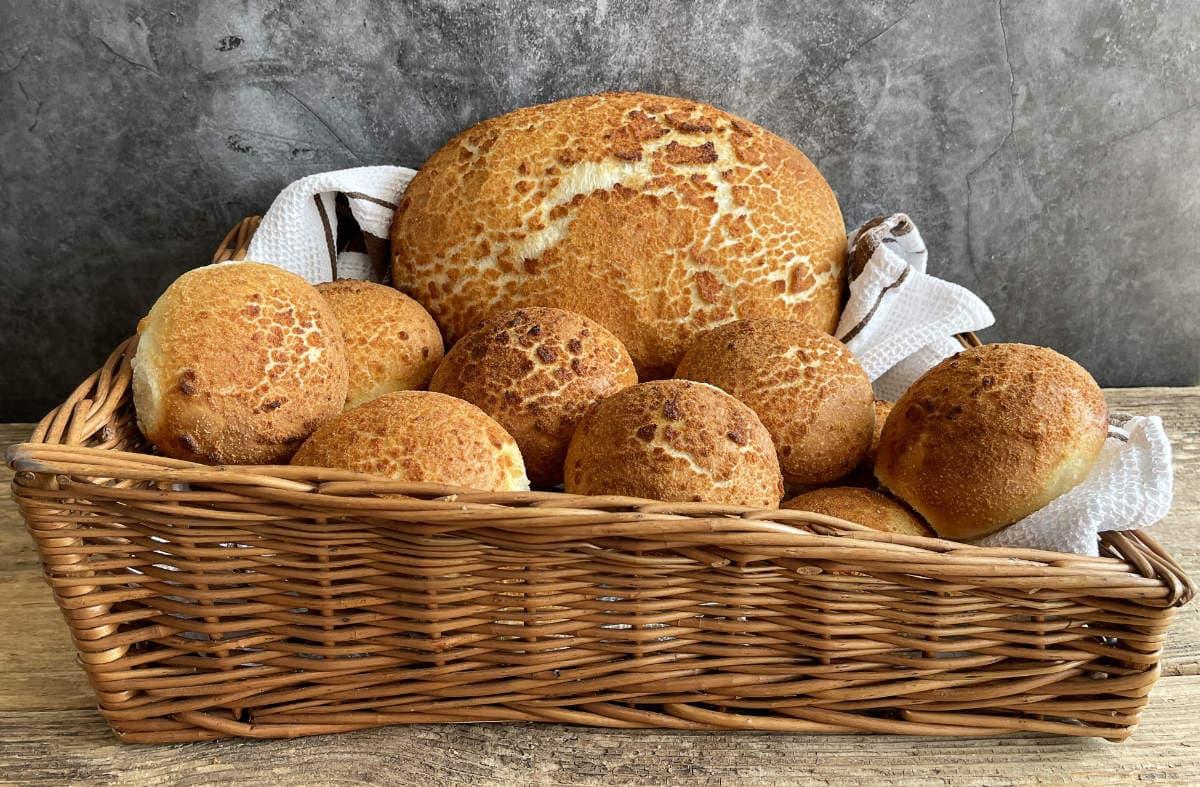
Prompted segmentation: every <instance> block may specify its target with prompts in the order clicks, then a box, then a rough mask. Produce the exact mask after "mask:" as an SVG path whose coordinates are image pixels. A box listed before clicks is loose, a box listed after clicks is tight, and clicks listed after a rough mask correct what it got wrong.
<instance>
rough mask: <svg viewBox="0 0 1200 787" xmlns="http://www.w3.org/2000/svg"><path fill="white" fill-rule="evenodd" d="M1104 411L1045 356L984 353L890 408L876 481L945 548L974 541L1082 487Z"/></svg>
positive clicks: (1087, 379) (1068, 366) (965, 355)
mask: <svg viewBox="0 0 1200 787" xmlns="http://www.w3.org/2000/svg"><path fill="white" fill-rule="evenodd" d="M1107 433H1108V407H1107V405H1106V404H1105V401H1104V395H1103V394H1102V393H1101V391H1100V388H1099V386H1097V385H1096V381H1095V380H1093V379H1092V377H1091V375H1089V374H1088V373H1087V371H1086V370H1084V368H1083V367H1081V366H1080V365H1079V364H1077V363H1075V362H1074V361H1072V360H1071V359H1070V358H1067V357H1065V356H1063V355H1059V354H1058V353H1056V352H1054V351H1053V350H1050V349H1047V348H1045V347H1032V346H1030V345H1027V344H989V345H984V346H983V347H974V348H971V349H969V350H964V351H963V352H960V353H958V354H957V355H955V356H953V357H952V358H948V359H946V360H944V361H942V362H941V363H940V364H938V365H937V366H935V367H934V368H933V369H931V370H929V371H928V372H927V373H925V375H923V376H922V377H921V378H920V379H919V380H917V381H916V382H915V383H914V384H913V385H912V387H910V388H909V389H908V391H906V392H905V393H904V395H903V396H901V397H900V400H899V401H897V402H896V405H895V407H894V409H893V410H892V413H891V415H890V416H889V417H888V420H887V423H886V424H884V427H883V435H882V436H881V438H880V441H879V450H878V453H877V455H876V457H875V476H876V478H878V479H879V481H880V483H882V484H883V485H884V486H885V487H887V488H888V489H889V490H891V491H892V492H893V493H894V494H895V495H896V496H897V497H899V498H900V499H902V500H904V501H905V502H906V503H908V504H909V505H910V506H912V507H913V509H915V510H916V511H917V513H919V514H921V515H922V516H924V517H925V519H926V520H928V521H929V524H931V525H932V526H933V528H934V530H936V531H937V532H938V533H940V534H941V535H942V536H944V537H946V538H954V539H975V538H980V537H982V536H985V535H987V534H989V533H992V532H995V531H996V530H999V529H1000V528H1002V527H1004V526H1005V525H1009V524H1012V523H1013V522H1015V521H1017V520H1018V519H1020V518H1022V517H1024V516H1028V515H1029V514H1031V513H1033V512H1034V511H1036V510H1038V509H1039V508H1042V507H1043V506H1045V505H1046V504H1047V503H1049V502H1050V501H1051V500H1053V499H1054V498H1056V497H1058V496H1059V495H1061V494H1062V493H1063V492H1066V491H1067V490H1068V489H1070V488H1071V487H1073V486H1075V485H1076V484H1078V483H1079V482H1080V481H1082V480H1083V479H1084V478H1085V477H1086V476H1087V474H1088V472H1089V471H1090V470H1091V468H1092V465H1093V463H1094V462H1095V461H1096V457H1097V455H1098V454H1099V453H1100V449H1101V447H1102V446H1103V445H1104V438H1105V436H1106V435H1107Z"/></svg>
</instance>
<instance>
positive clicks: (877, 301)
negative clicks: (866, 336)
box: [842, 268, 912, 344]
mask: <svg viewBox="0 0 1200 787" xmlns="http://www.w3.org/2000/svg"><path fill="white" fill-rule="evenodd" d="M910 270H912V268H905V269H904V270H903V271H901V273H900V278H898V279H896V280H895V281H894V282H892V283H891V284H889V285H888V286H886V287H884V288H883V289H882V290H880V291H879V295H878V296H876V298H875V303H873V304H871V310H870V311H869V312H867V316H866V317H863V318H862V319H861V320H859V321H858V324H857V325H855V326H854V327H853V328H851V329H850V330H848V331H846V335H845V336H843V337H842V344H846V343H848V342H849V341H850V340H851V339H853V338H854V337H855V336H858V334H859V333H861V332H862V329H863V328H865V327H866V325H867V323H868V322H870V321H871V318H872V317H874V316H875V310H876V309H878V308H879V304H880V303H882V302H883V296H885V295H887V293H888V290H894V289H896V288H897V287H899V286H900V285H901V284H903V283H904V280H905V279H907V278H908V272H909V271H910Z"/></svg>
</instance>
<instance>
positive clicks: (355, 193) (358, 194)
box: [342, 191, 397, 210]
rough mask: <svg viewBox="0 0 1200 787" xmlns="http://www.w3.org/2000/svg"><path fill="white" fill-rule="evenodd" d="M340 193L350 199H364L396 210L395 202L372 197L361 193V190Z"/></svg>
mask: <svg viewBox="0 0 1200 787" xmlns="http://www.w3.org/2000/svg"><path fill="white" fill-rule="evenodd" d="M342 193H343V194H345V195H346V196H347V197H349V198H350V199H362V200H366V201H367V202H374V203H375V204H376V205H380V206H382V207H385V208H390V209H391V210H396V208H397V205H396V204H395V203H392V202H388V201H387V200H385V199H380V198H379V197H372V196H371V195H370V194H363V193H362V192H361V191H343V192H342Z"/></svg>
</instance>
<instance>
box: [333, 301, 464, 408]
mask: <svg viewBox="0 0 1200 787" xmlns="http://www.w3.org/2000/svg"><path fill="white" fill-rule="evenodd" d="M317 292H319V293H321V297H323V298H324V299H325V300H326V301H328V302H329V305H330V306H331V307H332V308H333V313H334V315H335V316H336V317H337V320H338V323H339V324H340V325H341V327H342V336H343V338H344V339H345V341H346V358H347V361H348V363H349V365H350V389H349V391H348V392H347V394H346V406H347V407H356V406H358V405H360V404H362V403H363V402H366V401H369V400H371V399H374V398H375V397H376V396H380V395H382V394H385V393H388V392H389V391H407V390H411V389H414V388H424V387H425V384H426V383H428V382H429V378H430V376H431V375H432V374H433V370H434V369H436V368H437V365H438V364H439V363H440V362H441V360H442V352H443V347H442V334H441V333H439V332H438V327H437V323H435V322H434V321H433V318H432V317H430V316H429V312H427V311H425V309H424V308H423V307H422V306H421V304H419V303H417V302H416V301H414V300H413V299H412V298H410V297H408V296H407V295H405V294H404V293H402V292H400V291H399V290H397V289H395V288H394V287H388V286H386V285H383V284H375V283H374V282H369V281H359V280H357V279H340V280H339V281H333V282H325V283H324V284H318V285H317Z"/></svg>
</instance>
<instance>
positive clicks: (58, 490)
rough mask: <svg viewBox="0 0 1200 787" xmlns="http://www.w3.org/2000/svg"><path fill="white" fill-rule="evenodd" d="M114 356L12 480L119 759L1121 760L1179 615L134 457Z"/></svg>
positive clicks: (872, 542) (1157, 597) (1106, 564)
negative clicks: (843, 737) (833, 739)
mask: <svg viewBox="0 0 1200 787" xmlns="http://www.w3.org/2000/svg"><path fill="white" fill-rule="evenodd" d="M252 230H253V227H252V226H250V227H249V228H248V229H246V230H245V231H243V232H241V233H240V234H238V235H237V238H235V241H236V243H237V244H241V245H244V241H245V240H246V239H248V236H249V233H250V232H252ZM242 235H245V236H246V237H245V238H243V237H242ZM230 237H231V238H234V233H231V236H230ZM228 240H229V239H227V241H228ZM219 254H220V253H219ZM230 256H236V255H231V254H230V253H228V252H226V253H225V254H224V256H223V258H226V259H227V258H229V257H230ZM134 347H135V340H132V339H131V340H129V341H128V342H126V343H125V344H123V345H122V346H121V347H119V348H118V349H117V350H116V351H115V352H114V353H113V354H112V356H111V357H110V358H109V360H108V362H107V363H106V364H105V365H104V367H103V368H102V369H100V370H99V371H97V372H96V373H95V374H93V375H92V376H91V377H90V378H88V379H87V380H86V381H85V382H84V383H83V384H81V385H80V386H79V388H78V389H77V390H76V391H75V392H74V393H73V394H72V395H71V396H70V398H69V399H68V400H67V401H66V402H65V403H64V404H63V405H62V406H60V407H59V408H57V409H56V410H54V411H53V412H51V413H50V414H49V415H48V416H46V418H45V419H44V420H43V421H42V422H41V424H39V425H38V427H37V429H36V430H35V432H34V434H33V436H32V438H31V439H30V441H29V442H27V443H24V444H21V445H18V446H15V447H13V448H12V449H11V451H10V454H9V463H10V464H11V466H12V467H13V469H14V470H15V471H16V475H15V478H14V481H13V492H14V496H15V497H16V499H17V502H18V504H19V506H20V509H21V511H22V513H23V515H24V517H25V521H26V523H27V525H28V529H29V532H30V534H31V535H32V536H33V538H34V540H35V542H36V543H37V548H38V551H39V554H40V556H41V560H42V563H43V566H44V568H45V574H46V579H47V581H48V582H49V584H50V587H51V588H52V589H53V591H54V594H55V598H56V600H57V602H58V605H59V607H60V608H61V609H62V613H63V616H64V618H65V619H66V621H67V624H68V626H69V627H70V630H71V635H72V637H73V639H74V642H75V645H76V647H77V649H78V652H79V661H80V663H81V664H82V666H83V668H84V670H86V672H87V675H88V678H89V680H90V681H91V684H92V686H93V688H94V690H95V692H96V697H97V699H98V701H99V708H100V712H101V713H102V714H103V715H104V717H105V718H106V719H107V720H108V723H109V724H110V726H111V727H112V728H113V730H115V731H116V733H117V734H118V735H119V736H120V738H121V739H122V740H124V741H128V742H139V743H166V742H176V741H194V740H205V739H212V738H220V737H226V736H244V737H253V738H285V737H293V736H299V735H313V734H319V733H332V732H344V731H348V730H356V729H360V728H364V727H375V726H380V725H387V724H403V723H431V722H485V721H491V722H495V721H526V722H528V721H534V722H556V723H569V724H583V725H589V726H596V727H620V728H637V727H657V728H674V729H686V730H713V729H721V730H737V729H741V730H760V731H778V732H794V733H833V732H839V733H860V732H873V733H899V734H908V735H963V736H988V735H999V734H1004V733H1012V732H1042V733H1055V734H1062V735H1075V736H1095V737H1101V738H1107V739H1110V740H1122V739H1124V738H1126V737H1127V736H1128V735H1129V734H1130V732H1131V731H1132V730H1133V728H1134V726H1135V725H1136V724H1137V722H1138V719H1139V715H1140V712H1141V709H1142V708H1143V706H1144V705H1145V704H1146V701H1147V697H1148V695H1149V693H1150V690H1151V688H1152V687H1153V685H1154V683H1155V680H1156V679H1157V678H1158V674H1159V662H1160V657H1161V651H1162V646H1163V641H1164V638H1165V637H1166V634H1167V629H1168V626H1169V625H1170V623H1171V620H1172V618H1173V616H1174V610H1175V608H1176V607H1178V606H1180V605H1182V604H1184V603H1186V602H1187V601H1188V600H1189V599H1190V598H1191V597H1192V595H1193V593H1194V587H1193V585H1192V584H1191V582H1190V581H1189V580H1188V578H1187V577H1186V576H1185V575H1184V573H1183V572H1182V570H1181V569H1180V567H1179V566H1178V565H1177V564H1176V562H1175V561H1174V560H1173V559H1172V558H1171V557H1170V556H1169V555H1168V554H1167V553H1166V552H1165V551H1164V550H1163V549H1162V548H1161V547H1160V546H1159V545H1158V544H1157V543H1155V542H1154V540H1152V539H1151V538H1150V537H1149V536H1147V535H1146V534H1144V533H1142V532H1137V531H1131V532H1125V533H1111V534H1105V535H1104V536H1103V538H1102V540H1101V545H1100V551H1101V557H1097V558H1091V557H1083V556H1079V555H1070V554H1062V553H1057V552H1042V551H1034V550H1027V549H997V548H988V549H985V548H981V547H975V546H970V545H965V544H958V543H954V542H950V541H942V540H938V539H931V538H920V537H912V536H902V535H894V534H885V533H879V532H875V531H873V530H868V529H866V528H863V527H860V526H857V525H853V524H850V523H847V522H843V521H841V520H837V519H833V518H830V517H826V516H822V515H819V514H813V513H806V512H801V511H790V510H776V509H772V510H754V509H748V508H742V507H735V506H714V505H706V504H700V503H687V504H682V503H659V502H653V501H647V500H636V499H630V498H619V497H583V496H577V495H569V494H562V493H554V492H524V493H481V492H474V491H470V490H456V489H449V488H446V487H438V486H432V485H416V484H407V483H401V482H395V481H388V480H384V479H380V478H374V477H369V476H363V475H357V474H354V473H347V472H340V471H332V470H324V469H319V468H310V467H290V466H271V467H207V466H204V465H198V464H193V463H190V462H184V461H179V460H175V459H167V458H163V457H159V456H154V455H151V454H150V453H148V452H147V451H148V447H147V445H146V444H145V442H144V440H143V438H142V437H141V435H140V433H139V432H138V429H137V426H136V423H135V419H134V413H133V407H132V402H131V394H130V366H129V361H130V358H131V356H132V354H133V351H134Z"/></svg>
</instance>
